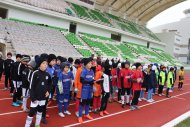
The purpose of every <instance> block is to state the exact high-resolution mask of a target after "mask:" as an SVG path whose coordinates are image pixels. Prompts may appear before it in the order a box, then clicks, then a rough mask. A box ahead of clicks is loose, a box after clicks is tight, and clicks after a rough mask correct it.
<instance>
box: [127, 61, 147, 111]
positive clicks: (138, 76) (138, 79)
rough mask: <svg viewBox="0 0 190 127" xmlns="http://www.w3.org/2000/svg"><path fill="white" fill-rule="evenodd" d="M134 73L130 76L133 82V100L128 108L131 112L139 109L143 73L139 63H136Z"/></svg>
mask: <svg viewBox="0 0 190 127" xmlns="http://www.w3.org/2000/svg"><path fill="white" fill-rule="evenodd" d="M135 66H136V71H134V73H133V75H132V81H133V87H132V90H133V99H132V103H131V106H130V109H131V110H135V109H140V107H139V106H138V98H139V96H140V91H141V86H142V83H143V78H144V77H143V73H142V65H141V63H136V64H135Z"/></svg>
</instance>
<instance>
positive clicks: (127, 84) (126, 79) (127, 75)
mask: <svg viewBox="0 0 190 127" xmlns="http://www.w3.org/2000/svg"><path fill="white" fill-rule="evenodd" d="M131 76H132V70H131V69H126V68H125V69H123V71H121V78H122V79H123V87H124V88H131V81H130V79H131Z"/></svg>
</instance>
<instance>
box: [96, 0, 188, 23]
mask: <svg viewBox="0 0 190 127" xmlns="http://www.w3.org/2000/svg"><path fill="white" fill-rule="evenodd" d="M183 1H185V0H96V4H97V5H100V6H105V7H111V9H112V10H113V11H116V12H120V13H122V14H125V15H126V16H127V17H130V18H131V19H138V20H139V21H141V22H144V23H146V22H148V21H149V20H150V19H151V18H153V17H154V16H156V15H157V14H159V13H160V12H162V11H164V10H166V9H167V8H169V7H171V6H174V5H176V4H178V3H180V2H183Z"/></svg>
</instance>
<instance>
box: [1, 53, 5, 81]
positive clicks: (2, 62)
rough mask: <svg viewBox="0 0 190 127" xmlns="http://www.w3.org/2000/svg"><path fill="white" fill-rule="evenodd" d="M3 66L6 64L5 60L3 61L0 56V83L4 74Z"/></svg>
mask: <svg viewBox="0 0 190 127" xmlns="http://www.w3.org/2000/svg"><path fill="white" fill-rule="evenodd" d="M3 64H4V60H3V59H2V56H1V55H0V81H1V77H2V74H3Z"/></svg>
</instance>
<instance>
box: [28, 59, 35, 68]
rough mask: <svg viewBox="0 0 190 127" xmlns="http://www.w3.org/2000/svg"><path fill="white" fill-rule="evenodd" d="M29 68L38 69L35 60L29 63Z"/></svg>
mask: <svg viewBox="0 0 190 127" xmlns="http://www.w3.org/2000/svg"><path fill="white" fill-rule="evenodd" d="M28 65H29V66H31V67H32V68H35V67H36V62H35V61H34V60H31V61H30V62H29V63H28Z"/></svg>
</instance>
